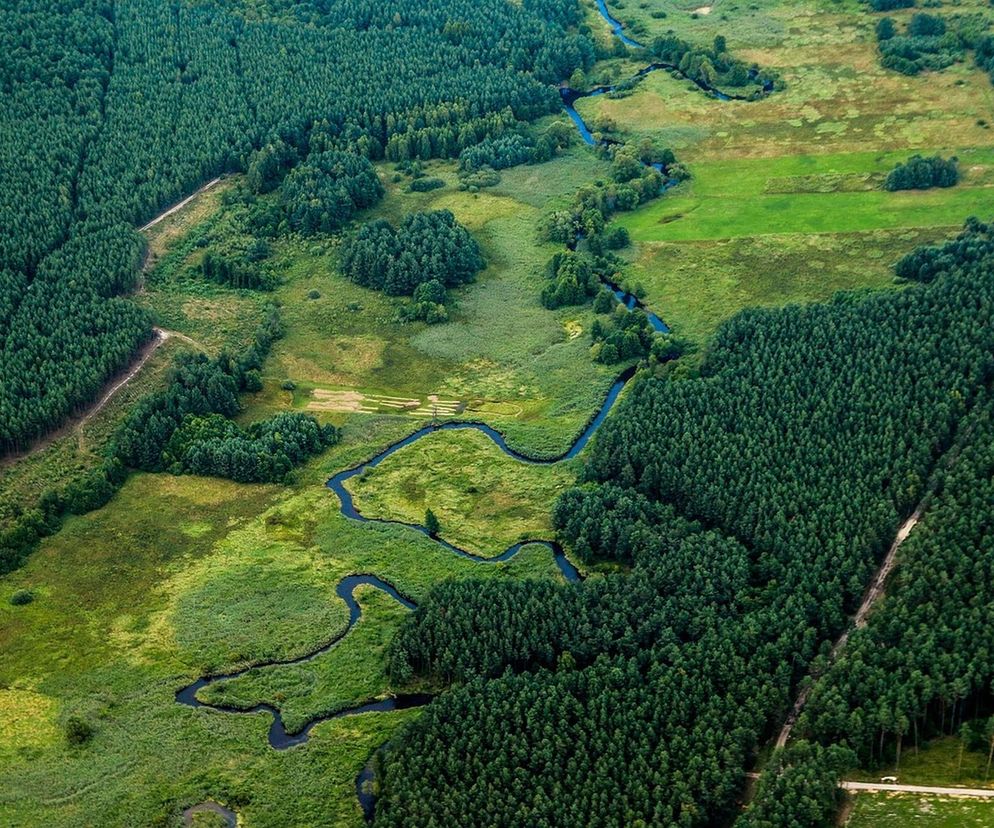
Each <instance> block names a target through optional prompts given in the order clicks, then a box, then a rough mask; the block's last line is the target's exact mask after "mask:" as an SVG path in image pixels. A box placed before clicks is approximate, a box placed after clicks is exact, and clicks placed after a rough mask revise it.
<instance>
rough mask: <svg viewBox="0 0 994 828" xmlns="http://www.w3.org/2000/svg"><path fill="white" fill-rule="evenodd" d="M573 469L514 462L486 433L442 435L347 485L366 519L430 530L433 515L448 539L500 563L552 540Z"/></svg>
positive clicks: (415, 445) (420, 442)
mask: <svg viewBox="0 0 994 828" xmlns="http://www.w3.org/2000/svg"><path fill="white" fill-rule="evenodd" d="M575 477H576V475H575V471H574V470H573V467H572V466H570V465H569V464H556V465H553V466H536V465H531V464H528V463H521V462H519V461H518V460H515V459H514V458H512V457H508V456H507V455H506V454H504V453H503V452H502V451H501V450H500V449H498V448H497V447H496V446H495V445H494V443H493V441H492V440H490V438H489V437H487V436H486V435H484V434H481V433H480V432H479V431H455V432H445V431H441V432H436V433H435V434H431V435H429V436H427V437H424V438H422V439H421V440H418V441H417V442H416V443H413V444H412V445H410V446H406V447H405V448H403V449H401V450H400V451H398V452H397V453H396V454H393V455H391V456H390V457H388V458H387V459H386V460H384V461H383V463H381V464H380V465H379V466H377V467H375V468H372V469H369V470H368V471H367V472H365V473H364V474H362V475H361V476H359V477H353V478H352V479H351V480H350V481H349V482H348V483H347V484H346V485H347V488H348V489H349V491H351V492H352V494H353V496H354V500H355V505H356V507H357V508H358V509H359V511H360V512H362V514H363V515H365V516H366V517H377V518H384V519H387V520H400V521H404V522H405V523H419V524H420V523H423V522H424V516H425V510H426V509H431V510H432V511H433V512H434V513H435V515H436V516H437V517H438V519H439V521H440V522H441V527H442V529H441V532H440V533H439V534H440V536H441V537H443V538H444V539H445V540H447V541H449V542H450V543H453V544H455V545H456V546H458V547H460V548H461V549H465V550H467V551H469V552H473V553H474V554H477V555H481V556H483V557H493V556H495V555H498V554H500V553H501V552H503V551H504V550H505V549H506V548H507V547H508V546H510V545H511V544H512V543H515V542H517V541H519V540H524V539H527V538H533V539H535V538H550V539H551V538H552V536H553V535H552V526H551V522H550V512H551V509H552V503H553V501H554V500H555V498H556V495H558V494H559V493H560V492H561V491H563V490H564V489H566V488H567V487H568V486H569V485H570V484H571V483H573V481H574V480H575Z"/></svg>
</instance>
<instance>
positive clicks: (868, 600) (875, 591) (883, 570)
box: [776, 501, 924, 748]
mask: <svg viewBox="0 0 994 828" xmlns="http://www.w3.org/2000/svg"><path fill="white" fill-rule="evenodd" d="M923 508H924V501H922V503H920V504H919V505H918V508H917V509H915V511H914V513H913V514H912V515H911V517H909V518H908V519H907V520H906V521H904V523H903V524H901V528H900V529H898V530H897V535H896V536H895V537H894V542H893V543H892V544H891V545H890V549H888V550H887V555H886V557H885V558H884V560H883V563H882V564H880V568H879V569H878V570H877V574H876V576H874V578H873V582H872V583H871V584H870V588H869V589H868V590H867V591H866V595H865V596H864V597H863V603H861V604H860V605H859V609H858V610H857V611H856V614H855V615H854V616H853V620H852V624H851V625H850V626H849V627H848V628H847V629H846V631H845V632H844V633H842V635H841V636H839V639H838V640H837V641H836V642H835V644H834V645H833V646H832V652H831V655H830V656H829V663H831V662H832V661H835V657H836V656H837V655H838V654H839V652H840V651H841V650H842V648H843V647H845V646H846V642H847V641H849V633H850V632H852V630H854V629H855V630H858V629H860V628H861V627H864V626H866V618H867V616H868V615H869V613H870V610H871V609H872V608H873V605H874V604H875V603H876V602H877V601H878V600H879V599H880V596H881V595H883V592H884V587H885V586H886V584H887V578H888V577H889V576H890V573H891V572H892V571H893V569H894V564H895V563H896V562H897V550H898V549H900V548H901V544H902V543H904V542H905V541H906V540H907V539H908V535H910V534H911V530H912V529H914V528H915V524H916V523H918V521H919V520H920V519H921V516H922V510H923ZM813 686H814V682H811V683H810V684H808V685H807V686H806V687H805V688H804V689H803V690H801V692H800V693H798V694H797V699H795V701H794V706H793V707H792V708H791V711H790V714H789V715H788V716H787V720H786V721H785V722H784V724H783V727H782V728H781V730H780V734H779V735H778V736H777V742H776V746H777V747H778V748H782V747H784V746H785V745H786V744H787V740H788V739H789V738H790V732H791V730H793V729H794V725H795V724H796V723H797V717H798V716H800V715H801V711H802V710H803V709H804V705H805V704H806V703H807V700H808V694H809V693H810V692H811V688H812V687H813Z"/></svg>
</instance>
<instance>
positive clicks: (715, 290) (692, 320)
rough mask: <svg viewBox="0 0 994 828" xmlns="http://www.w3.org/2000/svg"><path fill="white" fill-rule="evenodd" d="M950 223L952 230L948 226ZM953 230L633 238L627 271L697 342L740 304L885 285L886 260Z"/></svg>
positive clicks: (889, 276)
mask: <svg viewBox="0 0 994 828" xmlns="http://www.w3.org/2000/svg"><path fill="white" fill-rule="evenodd" d="M956 229H958V228H956ZM952 231H953V228H926V229H921V230H916V229H906V230H876V231H870V232H865V233H838V234H812V235H804V234H790V235H775V234H771V235H767V236H754V237H746V238H737V239H723V240H717V241H698V242H659V243H652V244H640V245H638V246H637V247H636V248H634V250H633V251H632V252H631V253H630V254H629V258H630V259H631V264H630V266H629V269H628V272H629V275H630V278H631V279H632V281H633V282H636V283H640V284H642V285H643V286H644V287H645V289H646V301H647V302H648V303H649V306H650V307H652V308H654V309H655V310H656V311H657V312H658V313H659V315H660V316H661V317H663V319H665V320H666V322H667V324H669V325H670V327H672V328H673V329H674V330H675V331H676V332H677V333H678V334H679V335H681V336H684V337H687V338H688V339H690V340H692V341H694V342H696V343H698V344H699V345H702V346H703V345H704V344H706V343H707V341H708V339H709V338H710V337H711V335H712V334H713V333H714V331H715V330H716V329H717V327H718V326H719V325H720V324H721V323H722V322H724V321H725V320H726V319H728V318H729V317H731V316H734V315H735V314H736V313H737V312H738V311H740V310H742V309H743V308H747V307H780V306H783V305H786V304H790V303H804V302H817V301H823V300H825V299H828V298H830V297H831V296H832V295H833V294H834V293H835V292H837V291H839V290H856V289H879V288H888V287H893V285H894V272H893V264H894V262H895V261H896V260H897V259H898V258H900V257H901V256H902V255H903V254H905V253H907V252H908V251H909V250H911V249H912V248H914V247H917V246H918V245H920V244H929V243H932V242H935V241H938V240H939V239H942V238H944V237H946V236H947V235H948V234H949V233H950V232H952Z"/></svg>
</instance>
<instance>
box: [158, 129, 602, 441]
mask: <svg viewBox="0 0 994 828" xmlns="http://www.w3.org/2000/svg"><path fill="white" fill-rule="evenodd" d="M455 169H456V168H455V165H454V164H453V163H435V164H431V165H428V166H427V167H426V171H427V172H428V174H429V175H432V176H438V177H441V178H443V179H444V180H446V182H447V186H446V187H445V188H443V189H440V190H434V191H431V192H429V193H410V192H407V191H406V186H407V179H404V181H402V182H399V183H395V182H393V181H392V180H391V178H392V167H391V166H389V165H381V167H380V172H381V178H383V180H384V182H385V184H386V186H387V191H388V192H387V196H386V198H385V199H384V200H383V202H382V203H381V204H380V205H378V206H377V207H376V208H375V209H374V210H372V211H369V215H368V216H367V217H368V218H372V217H378V216H382V217H385V218H388V219H391V220H393V221H399V220H400V219H401V218H402V217H403V215H405V214H406V213H407V212H409V211H412V210H419V209H448V210H451V211H452V212H453V213H454V214H455V216H456V218H457V219H458V220H459V221H460V222H462V223H463V224H465V225H466V226H467V227H468V228H469V229H470V230H471V231H472V232H473V234H474V235H475V237H476V238H477V240H478V241H479V242H480V244H481V247H482V249H483V253H484V257H485V259H486V261H487V268H486V270H484V271H483V272H482V273H481V274H480V276H479V278H478V280H477V282H476V283H475V284H473V285H470V286H467V287H464V288H461V289H459V290H457V291H454V292H453V295H454V299H455V303H454V307H453V309H452V313H451V321H450V322H448V323H446V324H444V325H436V326H427V325H425V324H423V323H401V322H397V321H395V316H396V312H397V309H398V307H399V306H400V305H401V304H402V303H403V301H404V300H401V299H396V298H392V297H387V296H385V295H383V294H381V293H379V292H377V291H373V290H369V289H366V288H363V287H359V286H358V285H355V284H353V283H352V282H350V281H348V280H347V279H345V278H344V277H343V276H342V275H341V274H340V273H339V272H338V270H337V249H338V240H337V238H335V237H332V238H324V239H315V240H289V241H285V242H281V243H279V244H277V245H274V252H273V256H272V263H273V265H274V267H275V269H276V271H277V272H278V273H279V274H280V278H281V280H282V284H281V285H280V286H279V287H278V288H277V290H275V291H274V292H273V293H272V294H270V295H260V294H258V293H253V292H250V291H235V290H228V289H224V288H221V287H217V286H213V285H207V284H204V283H203V282H201V281H198V280H197V279H195V278H192V277H189V276H184V275H183V267H182V266H179V265H177V266H175V267H174V271H173V272H171V273H170V272H167V274H166V275H165V276H160V277H159V278H155V277H153V278H151V279H150V287H149V291H148V293H147V294H146V296H145V297H143V301H145V303H146V304H147V305H148V306H149V307H150V308H151V309H152V310H153V312H154V313H156V314H157V316H158V317H159V318H160V320H162V323H163V324H164V325H166V326H167V327H171V328H175V329H176V330H179V331H182V332H184V333H187V334H188V335H190V336H191V337H193V338H194V339H196V340H197V341H203V342H204V343H205V344H207V345H210V344H214V343H216V344H217V345H218V347H219V346H220V344H223V343H220V342H219V341H218V340H219V338H220V334H219V332H220V331H223V332H224V337H225V338H226V341H228V342H231V341H237V340H238V337H239V333H238V331H236V330H235V328H237V327H238V326H239V325H243V322H242V321H239V322H238V323H237V324H236V323H235V322H234V321H231V320H244V319H246V318H247V319H250V320H251V319H254V318H256V317H257V316H258V313H259V310H258V309H259V307H261V302H262V301H264V300H265V299H272V300H275V301H278V302H280V303H282V311H281V315H282V318H283V321H284V323H285V326H286V331H287V333H286V337H285V338H284V339H282V340H281V341H279V342H278V343H276V345H275V347H274V350H273V354H272V355H271V357H270V359H269V360H268V361H267V363H266V366H265V369H264V381H265V386H266V387H265V389H264V390H263V392H261V393H260V394H258V395H255V397H254V398H250V401H249V402H250V404H249V406H248V409H247V411H246V412H245V415H244V418H243V419H245V420H250V419H255V418H258V417H262V416H267V415H269V414H271V413H273V412H274V411H278V410H286V409H288V408H293V409H298V410H299V409H305V410H310V411H312V412H313V413H315V414H316V415H318V416H327V417H329V418H330V419H332V420H336V421H337V420H340V419H341V416H338V415H340V414H342V413H343V410H339V411H338V412H337V415H336V411H335V409H334V407H333V406H331V407H329V406H323V405H317V406H315V405H314V404H313V403H314V402H315V401H316V398H315V397H314V396H313V394H314V391H315V390H316V389H317V390H318V391H319V393H323V392H330V393H340V392H355V393H357V394H360V395H362V396H363V397H395V398H402V399H413V400H421V401H422V402H426V401H427V400H428V398H429V397H430V396H433V395H434V396H438V397H441V398H443V399H446V400H455V401H458V402H459V403H460V404H461V405H462V406H463V407H465V409H466V410H467V411H468V412H469V416H472V417H473V418H474V419H482V420H484V421H486V422H488V423H490V424H491V425H493V426H494V427H496V428H498V429H500V430H501V431H502V432H504V433H506V434H507V436H508V438H509V439H510V440H511V441H512V442H513V443H514V445H515V446H516V447H520V448H523V449H525V450H528V451H530V452H532V453H537V454H547V455H555V454H559V453H561V452H562V451H563V450H565V448H567V447H568V445H569V444H570V442H571V441H572V439H573V437H574V436H575V435H576V433H577V432H579V431H580V430H581V429H582V428H583V426H584V425H585V424H586V421H587V419H588V418H589V417H590V416H591V414H592V413H593V411H594V410H596V408H597V406H598V405H599V403H600V401H601V399H602V398H603V396H604V395H605V394H606V393H607V390H608V388H609V387H610V385H611V382H612V381H613V379H614V376H615V374H616V373H617V368H613V367H608V366H601V365H598V364H596V363H594V362H592V360H591V359H590V357H589V355H588V349H589V346H590V340H589V336H588V335H586V334H584V333H583V332H585V331H587V330H588V329H589V327H590V324H591V322H592V321H593V313H592V311H591V310H590V309H589V308H565V309H563V310H561V311H558V312H555V313H550V312H549V311H547V310H545V309H544V308H543V307H542V306H541V304H540V302H539V294H540V291H541V287H542V284H543V280H544V275H543V268H544V266H545V263H546V262H547V261H548V259H549V258H550V257H551V256H552V254H553V253H554V252H555V251H556V250H558V249H559V248H558V246H557V245H555V244H551V243H543V242H539V241H538V238H537V232H536V227H537V225H538V222H539V219H540V217H541V215H542V208H544V207H545V206H546V205H547V204H548V203H549V201H550V200H556V199H560V198H563V197H565V196H566V195H567V194H568V193H571V192H572V191H573V190H574V189H576V188H577V187H578V186H580V184H582V183H583V182H584V181H589V180H591V179H593V178H596V177H598V176H603V175H604V174H605V172H606V170H607V165H606V164H605V163H604V162H603V161H600V160H598V159H596V158H595V157H593V156H592V155H591V154H590V153H589V152H587V150H585V149H582V148H580V147H577V148H576V149H574V150H573V151H571V152H570V153H568V154H566V155H565V156H563V157H560V158H558V159H556V160H554V161H552V162H549V163H547V164H542V165H538V166H533V167H522V168H519V169H517V170H509V171H506V172H505V173H504V174H503V180H502V182H501V184H500V185H499V186H498V187H497V188H494V189H493V190H489V191H482V192H480V193H469V192H461V191H459V190H458V189H456V186H455V185H456V183H457V178H456V174H455ZM213 221H214V222H216V226H217V227H219V228H221V229H220V231H219V232H222V233H223V232H224V226H225V225H224V218H223V216H222V217H220V218H216V219H214V220H213ZM184 252H185V253H186V259H185V261H186V262H195V261H197V260H198V256H199V255H202V253H201V252H200V251H198V250H197V249H196V248H193V247H192V246H189V247H188V250H186V251H184ZM163 261H164V262H168V256H166V257H164V258H163ZM311 291H317V292H318V293H319V294H320V296H319V298H317V299H310V298H308V296H309V294H310V293H311ZM253 324H254V323H253ZM286 379H290V380H292V381H293V382H294V383H295V384H296V386H297V388H296V390H295V391H294V392H293V393H292V394H291V393H289V392H285V391H282V390H281V388H280V386H281V384H282V383H283V381H284V380H286ZM318 402H320V401H318ZM409 417H410V420H411V427H412V430H413V428H414V427H416V425H417V424H418V422H420V421H423V420H425V419H428V418H430V414H429V416H428V417H426V416H425V414H424V413H421V414H419V415H409Z"/></svg>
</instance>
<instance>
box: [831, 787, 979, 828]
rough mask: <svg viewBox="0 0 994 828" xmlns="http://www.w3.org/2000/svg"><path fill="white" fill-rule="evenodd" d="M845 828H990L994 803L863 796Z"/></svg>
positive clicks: (894, 795) (900, 796)
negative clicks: (913, 827) (909, 827)
mask: <svg viewBox="0 0 994 828" xmlns="http://www.w3.org/2000/svg"><path fill="white" fill-rule="evenodd" d="M843 825H844V826H845V828H907V826H909V825H914V826H918V827H919V828H988V826H990V825H994V801H978V800H975V799H956V798H953V797H939V796H919V795H911V794H908V795H905V794H872V793H859V794H857V795H856V796H855V797H854V801H853V808H852V811H851V812H850V814H849V816H848V818H847V819H846V820H845V822H844V823H843Z"/></svg>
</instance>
